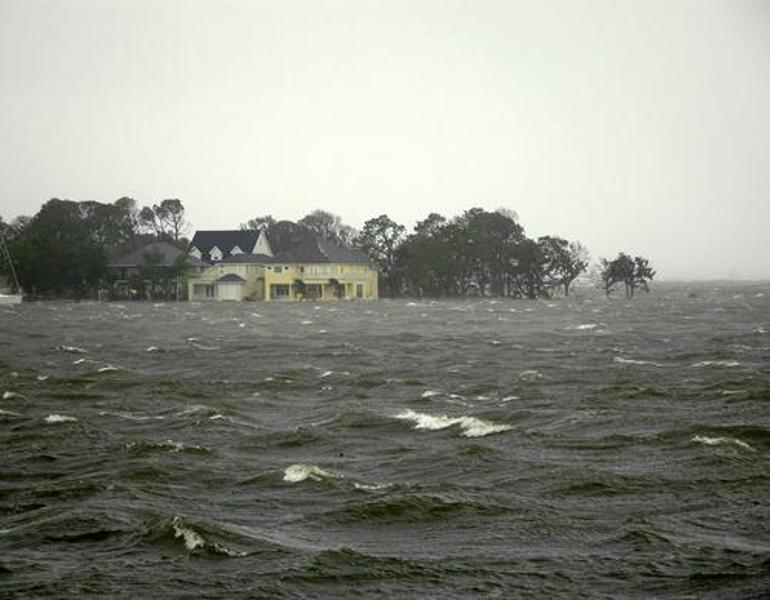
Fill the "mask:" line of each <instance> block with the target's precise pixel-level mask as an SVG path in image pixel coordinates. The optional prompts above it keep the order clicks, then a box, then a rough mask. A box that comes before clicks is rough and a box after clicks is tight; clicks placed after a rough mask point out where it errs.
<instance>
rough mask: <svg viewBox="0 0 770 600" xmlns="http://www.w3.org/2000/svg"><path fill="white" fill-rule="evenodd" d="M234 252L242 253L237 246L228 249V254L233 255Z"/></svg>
mask: <svg viewBox="0 0 770 600" xmlns="http://www.w3.org/2000/svg"><path fill="white" fill-rule="evenodd" d="M236 254H243V250H241V249H240V248H239V247H238V246H233V249H232V250H230V255H231V256H235V255H236Z"/></svg>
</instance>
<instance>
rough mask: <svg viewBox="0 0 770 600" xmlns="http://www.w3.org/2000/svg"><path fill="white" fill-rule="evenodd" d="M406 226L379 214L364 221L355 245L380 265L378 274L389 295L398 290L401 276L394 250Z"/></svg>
mask: <svg viewBox="0 0 770 600" xmlns="http://www.w3.org/2000/svg"><path fill="white" fill-rule="evenodd" d="M405 231H406V228H405V227H404V226H403V225H399V224H398V223H396V222H395V221H393V220H392V219H391V218H390V217H388V215H380V216H379V217H376V218H374V219H369V220H368V221H366V223H364V228H363V230H362V231H361V233H360V234H359V236H358V238H357V240H356V245H357V246H358V247H359V248H360V249H361V250H363V251H364V252H366V253H367V254H368V255H369V258H371V259H372V261H374V262H375V263H376V264H377V265H378V266H379V267H380V275H381V277H382V279H383V282H384V283H385V285H386V286H387V289H388V290H389V292H390V295H391V296H396V295H398V293H399V292H400V284H401V278H400V275H399V272H398V269H397V264H396V251H397V249H398V246H399V245H400V244H401V242H402V241H403V239H404V232H405Z"/></svg>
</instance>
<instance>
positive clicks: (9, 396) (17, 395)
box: [3, 391, 26, 400]
mask: <svg viewBox="0 0 770 600" xmlns="http://www.w3.org/2000/svg"><path fill="white" fill-rule="evenodd" d="M14 398H26V396H25V395H24V394H20V393H19V392H11V391H8V392H3V400H13V399H14Z"/></svg>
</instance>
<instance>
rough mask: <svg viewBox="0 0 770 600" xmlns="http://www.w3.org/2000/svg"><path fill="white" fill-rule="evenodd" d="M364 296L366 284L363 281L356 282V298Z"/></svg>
mask: <svg viewBox="0 0 770 600" xmlns="http://www.w3.org/2000/svg"><path fill="white" fill-rule="evenodd" d="M363 297H364V284H363V283H357V284H356V298H363Z"/></svg>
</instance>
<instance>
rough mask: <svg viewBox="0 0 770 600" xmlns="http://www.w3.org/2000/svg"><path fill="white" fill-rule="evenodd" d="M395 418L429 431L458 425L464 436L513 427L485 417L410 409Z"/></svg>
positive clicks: (484, 433)
mask: <svg viewBox="0 0 770 600" xmlns="http://www.w3.org/2000/svg"><path fill="white" fill-rule="evenodd" d="M395 418H396V419H403V420H405V421H412V422H413V423H414V424H415V426H414V428H415V429H427V430H429V431H439V430H441V429H447V428H448V427H453V426H455V425H459V427H460V429H461V430H462V434H461V435H462V436H464V437H483V436H485V435H492V434H494V433H502V432H504V431H510V430H512V429H513V426H512V425H507V424H504V423H495V422H493V421H488V420H486V419H479V418H478V417H469V416H465V415H463V416H461V417H449V416H447V415H438V416H436V415H429V414H427V413H419V412H415V411H413V410H411V409H409V410H405V411H404V412H402V413H399V414H397V415H396V417H395Z"/></svg>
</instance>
